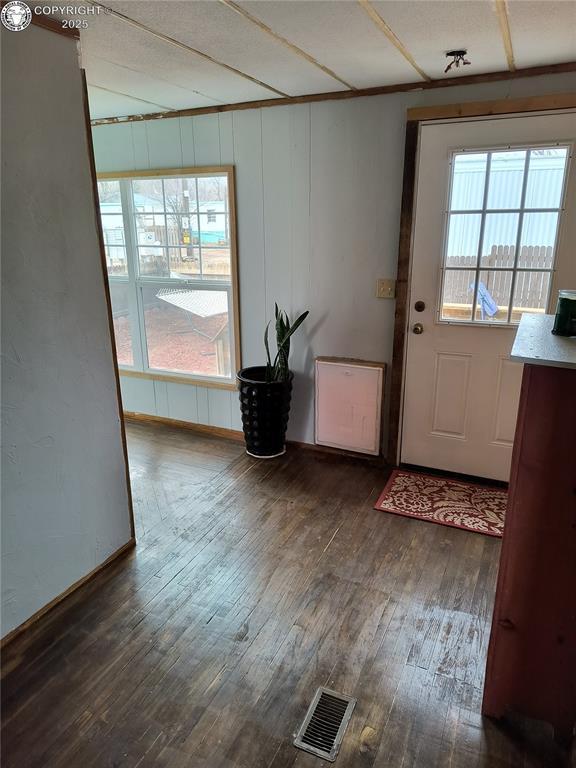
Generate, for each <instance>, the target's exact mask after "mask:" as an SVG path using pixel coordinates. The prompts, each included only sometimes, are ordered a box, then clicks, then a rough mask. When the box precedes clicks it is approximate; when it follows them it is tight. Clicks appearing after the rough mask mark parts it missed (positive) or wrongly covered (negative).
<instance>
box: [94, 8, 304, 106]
mask: <svg viewBox="0 0 576 768" xmlns="http://www.w3.org/2000/svg"><path fill="white" fill-rule="evenodd" d="M86 1H87V2H88V3H89V4H90V5H94V6H97V7H99V8H102V9H103V10H104V11H105V12H106V15H107V16H113V17H114V18H115V19H119V20H120V21H123V22H125V23H126V24H130V25H131V26H133V27H136V29H139V30H140V31H141V32H147V33H148V34H150V35H154V37H156V38H158V39H159V40H162V41H163V42H165V43H169V44H170V45H173V46H175V47H177V48H180V49H181V50H183V51H186V52H187V53H193V54H195V55H196V56H200V58H202V59H205V60H206V61H209V62H210V63H211V64H216V65H217V66H219V67H222V68H223V69H227V70H228V72H232V73H233V74H235V75H238V76H239V77H243V78H244V79H245V80H250V82H252V83H255V84H256V85H259V86H260V87H262V88H266V90H268V91H272V93H276V94H278V96H283V97H286V98H290V97H289V95H288V94H287V93H284V92H283V91H279V90H278V89H277V88H274V87H273V86H271V85H268V83H264V82H263V81H262V80H258V78H256V77H252V75H249V74H247V73H246V72H242V70H240V69H236V67H232V66H231V65H230V64H225V63H224V62H223V61H219V60H218V59H215V58H214V57H213V56H210V55H209V54H207V53H204V52H203V51H200V50H198V48H193V47H192V46H191V45H186V44H185V43H182V42H180V40H176V39H175V38H174V37H169V36H168V35H164V34H163V33H162V32H157V31H156V30H155V29H152V28H151V27H147V26H146V25H145V24H142V22H140V21H136V19H133V18H131V17H130V16H126V15H125V14H123V13H120V11H115V10H114V9H113V8H109V7H108V6H106V5H103V4H102V3H98V2H96V0H86Z"/></svg>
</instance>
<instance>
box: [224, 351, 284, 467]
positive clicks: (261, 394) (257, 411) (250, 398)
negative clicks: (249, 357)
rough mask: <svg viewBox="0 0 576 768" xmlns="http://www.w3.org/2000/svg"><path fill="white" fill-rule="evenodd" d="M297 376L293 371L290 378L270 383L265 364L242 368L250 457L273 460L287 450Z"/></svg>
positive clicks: (242, 398)
mask: <svg viewBox="0 0 576 768" xmlns="http://www.w3.org/2000/svg"><path fill="white" fill-rule="evenodd" d="M293 378H294V374H293V373H292V371H290V376H289V378H288V381H269V382H267V381H266V367H265V366H263V365H258V366H254V367H252V368H243V369H242V370H241V371H238V374H237V375H236V379H237V381H238V389H239V390H240V408H241V411H242V427H243V429H244V439H245V440H246V453H248V454H250V456H256V457H257V458H260V459H272V458H273V457H274V456H281V455H282V454H283V453H285V451H286V427H287V426H288V416H289V414H290V400H291V397H292V379H293Z"/></svg>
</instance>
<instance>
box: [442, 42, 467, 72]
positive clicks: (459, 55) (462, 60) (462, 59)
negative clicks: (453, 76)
mask: <svg viewBox="0 0 576 768" xmlns="http://www.w3.org/2000/svg"><path fill="white" fill-rule="evenodd" d="M467 54H468V51H467V50H466V49H465V48H461V49H458V50H455V51H446V56H447V57H448V58H450V59H452V61H449V62H448V66H447V67H446V69H445V70H444V74H446V72H449V71H450V70H451V69H452V67H456V69H458V68H459V67H460V64H462V66H466V65H467V64H470V63H471V62H470V61H468V59H467V58H466V55H467Z"/></svg>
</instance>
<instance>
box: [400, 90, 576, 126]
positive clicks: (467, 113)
mask: <svg viewBox="0 0 576 768" xmlns="http://www.w3.org/2000/svg"><path fill="white" fill-rule="evenodd" d="M574 108H576V92H575V93H555V94H550V95H547V96H528V97H526V98H521V99H505V100H502V99H500V100H494V101H470V102H462V103H461V104H443V105H440V106H434V107H412V108H411V109H408V110H407V112H406V116H407V119H408V120H418V121H424V120H441V119H446V120H450V119H456V118H459V117H489V116H490V115H509V114H513V113H515V112H546V111H547V110H551V109H574Z"/></svg>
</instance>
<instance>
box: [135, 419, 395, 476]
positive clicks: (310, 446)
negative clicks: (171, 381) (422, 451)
mask: <svg viewBox="0 0 576 768" xmlns="http://www.w3.org/2000/svg"><path fill="white" fill-rule="evenodd" d="M124 418H125V419H126V420H127V421H134V422H136V423H141V424H163V425H164V426H166V427H177V428H180V429H189V430H190V431H191V432H198V433H199V434H203V435H212V437H224V438H227V439H228V440H235V441H236V442H240V443H242V442H244V433H243V432H240V431H239V430H237V429H226V428H225V427H212V426H210V425H209V424H196V423H195V422H193V421H181V420H179V419H168V418H166V417H165V416H152V415H151V414H148V413H137V412H135V411H124ZM286 444H287V445H292V446H294V447H295V448H301V449H303V450H305V451H314V452H315V453H323V454H329V455H331V456H346V457H347V458H350V459H361V460H363V461H370V462H372V463H377V464H382V463H386V462H385V460H384V459H383V458H382V456H373V455H372V454H368V453H355V452H354V451H347V450H345V449H344V448H331V447H330V446H328V445H317V444H316V443H302V442H300V441H298V440H286Z"/></svg>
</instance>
